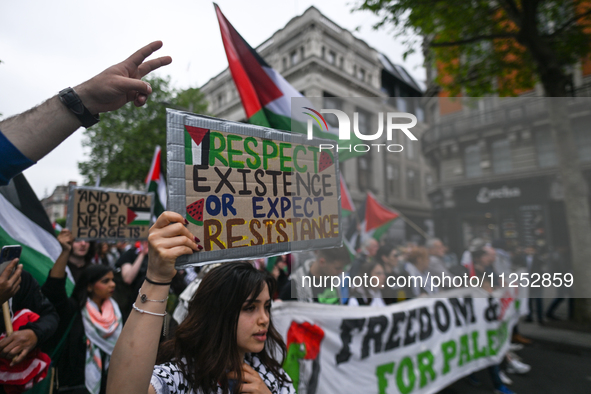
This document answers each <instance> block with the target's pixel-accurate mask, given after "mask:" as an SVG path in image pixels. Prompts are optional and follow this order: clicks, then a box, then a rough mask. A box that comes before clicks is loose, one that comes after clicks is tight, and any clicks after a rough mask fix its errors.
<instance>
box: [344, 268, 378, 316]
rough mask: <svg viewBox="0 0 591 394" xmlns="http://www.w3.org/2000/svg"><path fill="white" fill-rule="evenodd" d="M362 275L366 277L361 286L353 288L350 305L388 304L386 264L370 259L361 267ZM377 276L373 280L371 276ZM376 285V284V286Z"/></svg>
mask: <svg viewBox="0 0 591 394" xmlns="http://www.w3.org/2000/svg"><path fill="white" fill-rule="evenodd" d="M359 276H360V277H363V278H366V277H367V280H364V283H363V285H362V286H360V287H355V288H353V290H351V297H350V298H349V302H348V305H349V306H360V305H363V306H366V305H367V306H386V302H385V300H384V296H383V294H382V292H383V289H385V288H386V273H385V272H384V266H383V265H382V264H380V263H378V262H377V261H370V262H369V263H365V264H364V265H363V266H362V267H361V272H360V273H359ZM374 277H375V278H377V280H375V279H374V280H373V282H372V280H371V279H370V278H374ZM374 285H375V286H374Z"/></svg>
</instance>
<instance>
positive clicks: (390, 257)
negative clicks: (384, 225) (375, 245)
mask: <svg viewBox="0 0 591 394" xmlns="http://www.w3.org/2000/svg"><path fill="white" fill-rule="evenodd" d="M399 255H400V254H399V252H398V249H397V248H396V247H395V246H394V244H392V243H386V244H384V245H382V246H380V248H379V249H378V251H377V252H376V255H375V260H376V261H377V262H378V263H381V264H382V265H383V267H384V273H385V275H386V281H387V282H386V286H385V287H384V289H383V290H382V294H383V296H384V301H385V302H386V305H390V304H393V303H395V302H398V301H404V300H406V299H407V298H409V295H408V294H407V287H398V286H397V283H402V282H401V281H400V280H399V281H398V282H397V278H398V277H405V278H407V277H408V272H406V270H405V269H404V267H403V264H402V263H401V262H400V261H399V260H398V258H399ZM388 278H391V279H389V281H390V284H388ZM406 283H408V280H407V281H406Z"/></svg>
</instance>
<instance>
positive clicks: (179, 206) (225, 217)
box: [168, 110, 342, 267]
mask: <svg viewBox="0 0 591 394" xmlns="http://www.w3.org/2000/svg"><path fill="white" fill-rule="evenodd" d="M323 143H326V141H324V140H320V139H314V140H307V139H306V137H305V136H303V135H294V134H290V133H284V132H279V131H276V130H272V129H267V128H264V127H259V126H253V125H246V124H241V123H235V122H228V121H222V120H218V119H213V118H207V117H203V116H198V115H192V114H188V113H184V112H179V111H174V110H168V181H169V196H168V203H169V209H170V210H173V211H175V212H178V213H181V214H182V215H183V216H185V217H186V218H187V220H188V221H189V225H188V226H187V228H188V229H189V230H190V231H191V232H192V233H193V234H194V235H195V236H197V237H198V238H199V239H200V240H201V245H202V246H203V247H204V249H203V251H202V252H199V253H194V254H193V255H191V256H183V257H182V258H181V259H179V260H177V267H182V266H185V265H189V264H190V265H202V264H205V263H208V262H214V261H228V260H240V259H253V258H259V257H266V256H273V255H277V254H282V253H287V252H290V251H298V250H313V249H322V248H327V247H335V246H340V245H341V243H342V236H341V230H340V226H341V224H340V223H341V222H340V209H339V208H340V186H339V176H338V156H337V152H336V150H330V149H324V148H323V149H322V150H321V149H320V144H323Z"/></svg>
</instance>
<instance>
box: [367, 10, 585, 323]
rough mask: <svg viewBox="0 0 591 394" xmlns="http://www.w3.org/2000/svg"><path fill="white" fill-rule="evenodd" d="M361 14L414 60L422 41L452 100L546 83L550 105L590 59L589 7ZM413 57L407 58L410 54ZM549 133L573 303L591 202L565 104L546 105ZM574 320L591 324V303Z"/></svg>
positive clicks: (581, 304) (581, 282)
mask: <svg viewBox="0 0 591 394" xmlns="http://www.w3.org/2000/svg"><path fill="white" fill-rule="evenodd" d="M356 10H368V11H371V12H373V13H375V14H376V15H378V16H380V18H381V19H380V22H379V23H378V24H377V25H376V26H375V28H381V27H391V28H393V29H394V32H395V33H396V34H397V35H398V36H403V37H405V40H406V43H407V45H408V48H409V49H408V51H409V52H412V50H413V48H414V47H415V46H416V44H417V43H418V41H419V40H423V39H424V43H423V44H424V45H425V49H426V50H425V54H426V56H427V62H428V63H431V64H433V65H437V66H438V67H441V68H440V69H439V73H438V77H437V80H436V81H435V82H436V83H438V84H439V85H440V86H443V87H444V88H445V89H446V90H447V91H449V92H450V93H451V94H452V95H456V94H458V93H466V94H467V95H468V96H472V97H478V96H482V95H483V94H486V93H492V92H496V93H499V94H500V95H515V94H518V93H519V90H520V89H528V88H531V87H533V85H534V83H535V82H538V81H539V82H540V83H541V84H542V86H543V87H544V92H545V96H547V97H553V98H554V97H558V98H560V97H565V96H567V95H569V93H571V92H570V91H569V90H570V89H571V88H572V75H570V74H571V71H569V70H571V69H572V66H573V65H574V64H575V63H577V62H578V61H580V60H581V59H584V58H586V57H587V56H589V53H590V52H591V1H590V0H568V1H564V0H471V1H448V0H364V2H363V3H360V4H358V5H357V6H356ZM407 53H408V52H407ZM546 103H547V108H548V112H549V121H550V127H551V130H552V136H553V140H554V143H555V146H556V152H557V156H558V161H559V174H560V177H561V180H562V183H563V186H564V195H565V197H564V203H565V208H566V209H565V210H566V216H567V222H568V230H569V235H570V243H571V251H572V261H573V272H574V276H575V277H576V278H577V282H576V283H575V296H576V295H577V294H579V297H581V296H580V294H583V293H582V289H583V288H584V287H585V286H586V284H588V283H591V266H590V265H589V256H591V224H590V222H589V216H590V209H589V200H588V198H589V194H588V191H587V188H586V185H587V182H586V181H585V179H584V177H583V174H582V171H581V166H580V164H579V162H578V160H577V157H578V155H577V149H576V145H575V142H574V138H573V133H572V128H571V125H570V120H569V115H568V111H567V106H566V103H565V100H560V99H548V100H547V101H546ZM576 315H577V317H578V319H579V320H584V321H586V322H591V299H583V298H580V299H579V300H578V302H577V307H576Z"/></svg>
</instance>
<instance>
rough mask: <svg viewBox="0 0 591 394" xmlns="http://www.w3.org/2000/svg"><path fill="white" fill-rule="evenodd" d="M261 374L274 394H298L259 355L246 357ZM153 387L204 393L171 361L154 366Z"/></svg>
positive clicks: (167, 393)
mask: <svg viewBox="0 0 591 394" xmlns="http://www.w3.org/2000/svg"><path fill="white" fill-rule="evenodd" d="M244 361H245V362H246V363H247V364H248V365H250V366H251V367H252V368H253V369H254V370H255V371H257V372H258V374H259V375H260V376H261V378H262V379H263V381H264V382H265V384H266V385H267V387H268V388H269V390H271V393H273V394H296V391H295V389H294V388H293V384H291V383H289V382H284V383H283V384H279V381H278V380H277V378H276V377H275V375H273V374H272V373H271V372H270V371H267V369H266V368H265V366H264V365H263V364H262V363H261V360H259V358H258V357H257V356H251V357H248V356H247V357H246V359H245V360H244ZM286 375H287V374H286ZM150 384H151V385H152V387H154V390H155V391H156V393H157V394H173V393H174V394H177V393H178V394H202V393H203V392H202V391H201V390H199V391H195V390H193V388H191V387H189V384H188V382H187V380H186V379H185V377H184V375H183V373H182V372H181V370H180V369H179V368H178V367H177V365H176V364H173V363H171V362H168V363H165V364H160V365H156V366H154V372H153V373H152V380H151V381H150ZM217 393H219V394H222V388H221V387H218V391H217Z"/></svg>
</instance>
